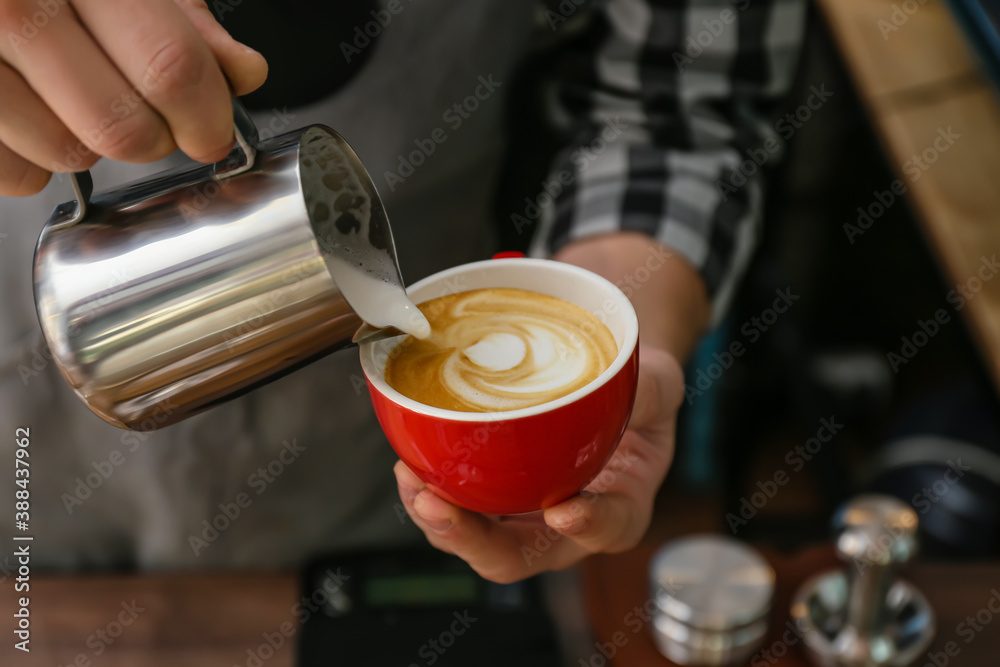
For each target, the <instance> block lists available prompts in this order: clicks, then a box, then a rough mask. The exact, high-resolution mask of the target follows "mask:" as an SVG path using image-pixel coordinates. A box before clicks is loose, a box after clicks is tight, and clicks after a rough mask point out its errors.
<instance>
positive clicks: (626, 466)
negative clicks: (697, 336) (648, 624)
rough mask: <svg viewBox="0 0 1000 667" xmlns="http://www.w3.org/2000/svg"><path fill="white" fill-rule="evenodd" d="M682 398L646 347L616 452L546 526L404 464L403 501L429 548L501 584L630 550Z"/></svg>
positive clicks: (676, 371) (674, 372) (649, 506)
mask: <svg viewBox="0 0 1000 667" xmlns="http://www.w3.org/2000/svg"><path fill="white" fill-rule="evenodd" d="M683 396H684V379H683V372H682V371H681V367H680V365H679V364H678V362H677V360H676V359H675V358H674V356H673V355H671V354H670V353H668V352H666V351H664V350H661V349H657V348H654V347H642V348H641V349H640V351H639V386H638V390H637V393H636V401H635V407H634V409H633V411H632V419H631V421H630V422H629V427H628V430H627V431H626V432H625V435H624V437H623V438H622V441H621V443H620V444H619V445H618V449H617V451H616V452H615V454H614V456H613V457H612V459H611V461H609V463H608V465H606V466H605V467H604V470H603V471H602V472H601V473H600V474H599V475H598V476H597V478H596V479H595V480H594V481H593V482H592V483H591V484H590V485H589V486H587V487H586V488H585V490H584V493H583V494H581V495H578V496H575V497H573V498H571V499H569V500H566V501H564V502H562V503H560V504H559V505H556V506H555V507H551V508H549V509H548V510H546V511H545V513H544V523H542V522H541V521H528V520H524V519H517V518H515V519H512V520H499V521H498V520H495V519H492V518H489V517H486V516H483V515H481V514H476V513H474V512H470V511H467V510H464V509H461V508H459V507H456V506H455V505H452V504H451V503H449V502H447V501H445V500H443V499H442V498H440V497H439V496H437V495H435V494H434V493H433V492H432V491H431V490H430V489H428V488H427V486H426V485H425V484H424V483H423V482H422V481H420V479H419V478H418V477H417V476H416V475H415V474H414V473H413V472H412V471H411V470H410V469H409V468H407V467H406V465H405V464H404V463H403V462H402V461H400V462H398V463H397V464H396V469H395V472H396V481H397V482H398V484H399V495H400V498H402V500H403V504H404V505H405V506H406V511H407V512H408V513H409V515H410V517H411V518H412V519H413V521H414V522H415V523H416V524H417V525H418V526H419V527H420V529H421V530H423V532H424V534H425V535H426V536H427V539H428V540H429V541H430V543H431V544H433V545H434V546H435V547H437V548H438V549H441V550H442V551H447V552H450V553H454V554H456V555H458V556H460V557H461V558H463V559H464V560H465V561H467V562H468V563H469V564H470V565H471V566H472V567H473V568H474V569H475V570H476V571H477V572H478V573H479V574H481V575H482V576H483V577H485V578H487V579H490V580H493V581H497V582H511V581H517V580H519V579H523V578H525V577H529V576H531V575H534V574H537V573H539V572H542V571H544V570H556V569H560V568H564V567H568V566H570V565H572V564H574V563H576V562H577V561H579V560H580V559H582V558H583V557H584V556H586V555H588V554H591V553H598V552H606V553H616V552H621V551H626V550H628V549H630V548H632V547H634V546H635V545H636V544H637V543H638V542H639V540H640V539H641V538H642V536H643V535H644V534H645V532H646V529H647V527H648V526H649V522H650V518H651V515H652V510H653V499H654V498H655V496H656V492H657V489H659V487H660V484H661V483H662V482H663V479H664V477H665V476H666V474H667V469H668V468H669V467H670V462H671V460H672V459H673V453H674V430H675V427H676V422H677V411H678V409H679V407H680V404H681V400H682V399H683Z"/></svg>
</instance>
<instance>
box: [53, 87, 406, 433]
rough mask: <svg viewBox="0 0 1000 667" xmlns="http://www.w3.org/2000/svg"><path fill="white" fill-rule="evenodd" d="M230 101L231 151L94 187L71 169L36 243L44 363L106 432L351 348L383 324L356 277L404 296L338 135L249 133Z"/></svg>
mask: <svg viewBox="0 0 1000 667" xmlns="http://www.w3.org/2000/svg"><path fill="white" fill-rule="evenodd" d="M234 108H235V110H236V118H237V123H236V124H237V131H236V136H237V144H238V145H237V147H236V149H234V151H233V152H232V154H231V155H230V157H229V158H228V159H227V160H225V161H223V162H220V163H218V164H214V165H198V166H195V167H193V168H186V169H182V170H178V171H173V172H168V173H164V174H160V175H157V176H155V177H153V178H152V179H150V180H146V181H143V182H139V183H134V184H131V185H127V186H125V187H122V188H120V189H117V190H115V191H112V192H105V193H102V194H98V195H93V196H92V189H93V185H92V181H91V179H90V174H89V173H88V172H83V173H82V174H75V175H73V178H72V180H73V184H74V189H75V190H76V200H75V201H71V202H68V203H66V204H62V205H60V206H58V207H57V208H56V210H55V212H54V213H53V214H52V217H51V218H50V219H49V221H48V222H47V223H46V225H45V228H44V229H43V231H42V233H41V236H40V238H39V240H38V246H37V249H36V252H35V264H34V284H35V303H36V307H37V310H38V318H39V322H40V324H41V328H42V331H43V332H44V335H45V338H46V340H47V342H48V345H49V348H50V350H51V353H52V356H53V358H54V360H55V362H56V364H57V365H58V367H59V369H60V371H61V372H62V374H63V376H64V377H65V379H66V381H67V382H68V383H69V385H70V386H71V387H72V388H73V390H74V391H75V392H76V393H77V395H79V396H80V398H81V399H83V401H84V402H85V403H86V404H87V405H88V406H89V407H90V408H91V409H92V410H93V411H94V412H95V413H97V414H98V415H99V416H100V417H102V418H103V419H104V420H106V421H107V422H109V423H111V424H114V425H115V426H119V427H122V428H128V429H136V430H149V429H154V428H161V427H163V426H167V425H170V424H173V423H176V422H178V421H181V420H182V419H185V418H187V417H189V416H191V415H194V414H196V413H198V412H201V411H204V410H206V409H208V408H210V407H212V406H213V405H216V404H218V403H220V402H223V401H226V400H228V399H231V398H234V397H236V396H238V395H240V394H242V393H245V392H247V391H249V390H251V389H253V388H255V387H258V386H260V385H262V384H265V383H267V382H269V381H271V380H274V379H276V378H278V377H280V376H282V375H284V374H286V373H288V372H290V371H292V370H294V369H296V368H299V367H301V366H303V365H305V364H307V363H309V362H310V361H313V360H315V359H317V358H319V357H321V356H323V355H326V354H328V353H330V352H333V351H335V350H338V349H340V348H342V347H345V346H348V345H350V344H351V343H352V338H353V337H354V336H355V334H356V332H358V330H359V328H360V327H361V325H362V324H363V322H362V317H364V319H365V320H367V321H368V322H369V323H370V324H373V325H376V326H384V325H385V324H386V323H385V322H379V321H373V320H377V316H368V315H366V314H365V312H364V310H365V303H364V302H365V298H366V297H365V296H364V289H363V286H364V284H365V282H364V281H365V280H368V281H369V282H370V281H371V279H372V278H375V279H376V280H377V281H378V282H379V283H380V284H382V285H383V287H385V286H386V285H390V286H392V288H393V289H398V290H400V291H402V290H403V284H402V279H401V277H400V272H399V267H398V264H397V261H396V254H395V247H394V245H393V240H392V233H391V231H390V229H389V226H388V223H387V220H386V217H385V213H384V210H383V208H382V204H381V201H380V200H379V196H378V193H377V192H376V191H375V188H374V185H373V184H372V181H371V178H370V177H369V176H368V173H367V172H366V171H365V168H364V167H363V166H362V164H361V161H360V160H359V159H358V157H357V155H355V153H354V151H353V150H351V148H350V146H348V144H347V142H345V141H344V140H343V138H342V137H340V135H338V134H337V133H336V132H334V131H333V130H331V129H329V128H327V127H324V126H319V125H316V126H311V127H307V128H304V129H300V130H295V131H292V132H290V133H288V134H284V135H282V136H279V137H275V138H274V139H271V140H269V141H266V142H259V141H258V139H257V132H256V128H255V127H254V125H253V122H252V121H251V120H250V118H249V116H248V115H246V112H245V111H243V110H242V107H241V106H240V105H239V104H238V103H234ZM338 272H339V276H341V277H343V278H344V279H341V277H338ZM351 273H355V274H358V275H361V274H363V276H362V277H363V279H362V280H361V281H360V282H359V281H357V280H355V279H354V278H355V277H356V276H354V277H352V276H349V274H351ZM348 278H350V279H348ZM338 283H339V285H340V286H338ZM348 284H349V285H350V287H347V289H345V285H348ZM359 313H360V315H361V316H360V317H359ZM370 330H371V327H366V328H365V331H370ZM396 333H398V332H396Z"/></svg>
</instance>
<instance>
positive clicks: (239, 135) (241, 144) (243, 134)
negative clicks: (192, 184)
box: [59, 97, 260, 228]
mask: <svg viewBox="0 0 1000 667" xmlns="http://www.w3.org/2000/svg"><path fill="white" fill-rule="evenodd" d="M233 125H234V127H233V134H234V135H235V136H236V146H237V148H238V149H239V151H238V153H237V154H236V155H231V156H229V157H227V158H226V159H225V160H223V161H222V162H217V163H216V164H215V178H216V180H222V179H226V178H232V177H233V176H238V175H239V174H242V173H244V172H246V171H250V170H251V169H253V165H254V162H255V161H256V159H257V144H258V143H260V135H259V134H258V133H257V125H256V124H255V123H254V122H253V118H251V117H250V112H248V111H247V109H246V107H245V106H243V103H242V102H240V100H239V98H238V97H234V98H233ZM69 179H70V184H71V185H72V186H73V194H75V195H76V201H75V202H72V204H74V205H75V208H74V210H73V214H72V216H71V217H69V218H67V219H66V220H65V221H63V222H60V223H59V227H60V228H62V227H71V226H73V225H75V224H78V223H80V222H82V221H83V219H84V218H85V217H87V207H88V206H90V198H91V197H92V196H93V194H94V177H93V176H91V175H90V171H89V170H84V171H77V172H73V173H71V174H70V175H69Z"/></svg>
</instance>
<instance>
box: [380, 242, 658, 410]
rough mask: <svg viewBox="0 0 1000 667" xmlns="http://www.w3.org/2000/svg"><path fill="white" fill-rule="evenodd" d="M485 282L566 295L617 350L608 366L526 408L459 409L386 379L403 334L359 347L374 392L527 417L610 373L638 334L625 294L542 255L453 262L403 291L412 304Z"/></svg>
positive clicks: (410, 403) (412, 405) (413, 404)
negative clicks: (409, 394) (418, 396)
mask: <svg viewBox="0 0 1000 667" xmlns="http://www.w3.org/2000/svg"><path fill="white" fill-rule="evenodd" d="M487 287H514V288H518V289H525V290H532V291H534V292H540V293H542V294H548V295H549V296H554V297H558V298H560V299H565V300H566V301H569V302H570V303H574V304H576V305H578V306H580V307H582V308H585V309H587V310H589V311H590V312H591V313H593V314H594V315H595V316H596V317H597V319H599V320H600V321H601V322H603V323H604V324H605V325H606V326H607V327H608V329H609V330H610V331H611V335H612V336H614V339H615V343H616V344H617V345H618V355H617V356H616V357H615V360H614V361H613V362H612V363H611V365H610V366H609V367H608V368H607V369H606V370H605V371H604V372H603V373H601V374H600V375H599V376H598V377H597V378H595V379H594V380H593V381H592V382H590V383H589V384H587V385H585V386H583V387H581V388H580V389H578V390H576V391H574V392H572V393H570V394H567V395H566V396H562V397H560V398H557V399H555V400H552V401H549V402H547V403H542V404H539V405H534V406H531V407H529V408H521V409H519V410H509V411H506V412H498V413H485V412H459V411H455V410H445V409H443V408H436V407H432V406H429V405H424V404H423V403H419V402H417V401H414V400H413V399H411V398H408V397H406V396H403V395H402V394H400V393H399V392H398V391H396V390H395V389H393V388H392V387H390V386H389V384H388V383H386V381H385V364H386V362H387V361H388V359H389V357H390V354H391V352H392V350H393V348H395V347H396V346H397V345H398V344H399V343H401V342H402V341H403V337H402V336H398V337H396V338H390V339H388V340H383V341H378V342H374V343H366V344H365V345H362V346H361V367H362V369H364V372H365V375H366V376H367V377H368V379H369V381H371V383H372V384H373V385H374V386H375V388H376V389H378V391H379V393H381V394H383V395H384V396H386V397H387V398H389V399H390V400H391V401H393V402H394V403H397V404H399V405H401V406H403V407H406V408H408V409H410V410H413V411H415V412H419V413H423V414H428V415H435V416H438V417H441V418H444V419H451V420H454V421H471V422H481V421H487V420H489V419H491V417H490V415H493V416H492V419H493V420H496V418H497V416H498V415H499V416H502V418H503V419H504V420H509V419H518V418H520V417H528V416H531V415H535V414H540V413H543V412H548V411H550V410H554V409H556V408H558V407H560V406H563V405H566V404H569V403H572V402H574V401H577V400H579V399H580V398H582V397H583V396H586V395H587V394H589V393H590V392H592V391H594V390H595V389H597V388H598V387H600V386H601V385H603V384H604V383H605V382H607V381H608V380H609V379H610V378H612V377H614V376H615V375H616V374H617V373H618V371H620V370H621V368H622V367H623V366H624V365H625V362H627V361H628V359H629V357H630V356H631V354H632V350H634V349H635V346H636V344H637V342H638V339H639V322H638V320H637V319H636V315H635V310H634V309H633V308H632V303H631V302H630V301H629V300H628V298H627V297H626V296H625V295H624V294H623V293H622V292H621V290H619V289H618V288H617V287H615V286H614V285H613V284H612V283H611V282H609V281H608V280H605V279H604V278H602V277H600V276H598V275H597V274H595V273H591V272H590V271H587V270H586V269H581V268H579V267H576V266H572V265H570V264H565V263H562V262H555V261H550V260H544V259H527V258H523V259H493V260H486V261H482V262H473V263H471V264H463V265H461V266H456V267H453V268H451V269H447V270H445V271H441V272H440V273H435V274H434V275H432V276H428V277H427V278H424V279H423V280H420V281H418V282H416V283H414V284H413V285H411V286H410V287H409V288H408V289H407V290H406V291H407V293H408V294H409V296H410V299H411V300H412V301H413V302H414V303H417V304H420V303H423V302H425V301H429V300H431V299H435V298H438V297H441V296H445V295H448V294H456V293H459V292H468V291H470V290H474V289H483V288H487Z"/></svg>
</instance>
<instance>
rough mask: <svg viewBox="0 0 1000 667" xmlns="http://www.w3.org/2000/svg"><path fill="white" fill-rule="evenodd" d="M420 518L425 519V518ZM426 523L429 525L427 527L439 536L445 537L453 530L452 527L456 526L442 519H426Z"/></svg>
mask: <svg viewBox="0 0 1000 667" xmlns="http://www.w3.org/2000/svg"><path fill="white" fill-rule="evenodd" d="M420 518H421V519H423V517H420ZM424 523H425V524H427V527H428V528H430V529H431V530H433V531H434V532H435V533H437V534H438V535H443V534H445V533H447V532H448V531H449V530H451V527H452V526H453V525H454V524H453V523H452V522H451V521H449V520H448V519H442V520H431V519H424Z"/></svg>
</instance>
